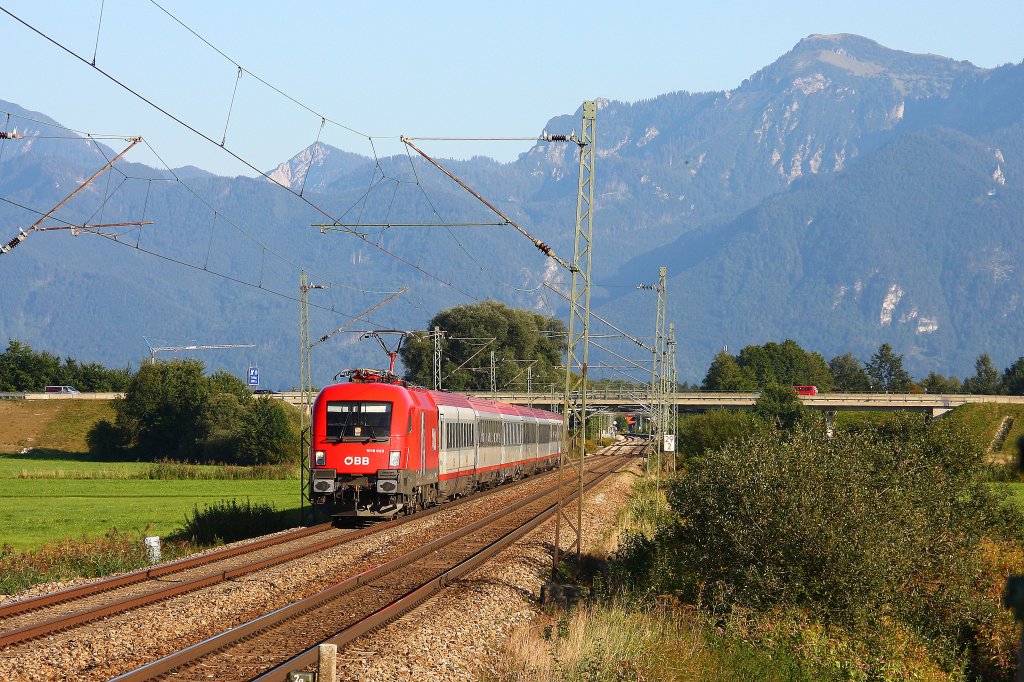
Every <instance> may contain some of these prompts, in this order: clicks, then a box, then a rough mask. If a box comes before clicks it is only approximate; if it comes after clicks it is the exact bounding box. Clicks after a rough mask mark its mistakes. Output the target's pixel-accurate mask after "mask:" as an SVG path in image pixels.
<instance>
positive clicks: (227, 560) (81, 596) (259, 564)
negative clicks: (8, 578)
mask: <svg viewBox="0 0 1024 682" xmlns="http://www.w3.org/2000/svg"><path fill="white" fill-rule="evenodd" d="M552 473H554V472H549V473H548V474H545V475H547V476H550V475H551V474H552ZM537 478H538V477H534V478H533V479H532V480H537ZM526 480H531V479H526ZM507 489H509V486H504V487H503V488H497V489H491V490H488V491H484V492H480V493H477V494H474V495H470V496H467V497H463V498H460V499H458V500H456V501H453V502H450V503H448V504H446V505H440V506H438V507H433V508H431V509H428V510H425V511H423V512H420V513H418V514H414V515H410V516H404V517H401V518H399V519H396V520H393V521H389V522H385V523H380V524H375V525H373V526H370V527H367V528H363V529H360V530H343V529H338V528H334V527H333V526H332V525H331V524H330V523H325V524H320V525H318V526H312V527H310V528H302V529H296V530H294V531H290V532H287V533H282V534H279V535H276V536H274V537H271V538H267V539H264V540H260V541H257V542H254V543H249V544H246V545H241V546H236V547H231V548H226V549H222V550H218V551H215V552H211V553H208V554H205V555H203V556H200V557H194V558H191V559H185V560H181V561H177V562H173V563H169V564H165V565H161V566H156V567H153V568H150V569H147V570H144V571H136V572H133V573H128V574H125V575H122V576H118V577H115V578H110V579H107V580H101V581H97V582H94V583H89V584H87V585H82V586H79V587H75V588H71V589H67V590H63V591H60V592H55V593H52V594H48V595H43V596H40V597H35V598H32V599H26V600H22V601H17V602H12V603H10V604H7V605H5V606H2V607H0V648H2V647H9V646H12V645H16V644H19V643H22V642H26V641H29V640H32V639H37V638H41V637H45V636H48V635H51V634H54V633H56V632H60V631H62V630H66V629H69V628H74V627H77V626H79V625H83V624H86V623H89V622H92V621H95V620H98V619H100V618H103V617H106V616H110V615H113V614H117V613H122V612H125V611H129V610H132V609H136V608H140V607H144V606H147V605H150V604H154V603H157V602H160V601H163V600H165V599H169V598H171V597H175V596H178V595H181V594H185V593H188V592H192V591H195V590H199V589H203V588H205V587H210V586H211V585H216V584H217V583H221V582H225V581H229V580H233V579H236V578H239V577H241V576H244V575H246V574H249V573H254V572H256V571H260V570H263V569H266V568H269V567H272V566H276V565H279V564H283V563H285V562H288V561H292V560H295V559H299V558H301V557H304V556H307V555H310V554H314V553H316V552H321V551H324V550H327V549H331V548H333V547H337V546H339V545H343V544H345V543H349V542H353V541H355V540H358V539H360V538H363V537H365V536H367V535H369V534H372V533H375V532H378V531H381V530H384V529H387V528H395V527H397V526H401V525H403V524H405V523H409V522H411V521H415V520H418V519H423V518H426V517H428V516H430V515H432V514H435V513H438V512H441V511H445V510H450V509H452V508H455V507H458V506H459V505H462V504H468V503H471V502H474V501H477V500H480V499H481V498H483V497H485V496H486V495H489V494H493V493H495V492H501V491H503V490H507Z"/></svg>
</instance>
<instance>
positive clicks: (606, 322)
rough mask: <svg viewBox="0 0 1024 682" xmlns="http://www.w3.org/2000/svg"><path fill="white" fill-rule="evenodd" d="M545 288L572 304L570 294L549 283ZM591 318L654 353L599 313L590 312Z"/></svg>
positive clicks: (638, 339)
mask: <svg viewBox="0 0 1024 682" xmlns="http://www.w3.org/2000/svg"><path fill="white" fill-rule="evenodd" d="M544 286H546V287H547V288H548V289H550V290H551V291H553V292H555V293H556V294H558V295H559V296H561V297H562V298H564V299H565V300H566V301H569V302H570V303H571V302H572V299H570V298H569V295H568V294H566V293H564V292H562V291H559V290H558V289H556V288H555V287H553V286H551V285H550V284H548V283H547V282H545V283H544ZM590 316H591V317H593V318H596V319H597V320H599V321H600V322H602V323H604V324H606V325H608V326H609V327H611V328H612V329H614V330H615V331H617V332H618V333H620V334H622V337H623V338H625V339H628V340H630V341H632V342H633V343H635V344H636V345H638V346H640V347H641V348H643V349H644V350H648V351H650V352H652V353H653V352H654V349H653V348H651V347H650V346H648V345H647V344H645V343H644V342H643V341H641V340H640V338H638V337H636V336H633V335H632V334H629V333H627V332H625V331H623V330H622V329H619V328H618V327H616V326H615V325H614V324H612V323H611V322H609V321H608V320H606V319H604V318H603V317H601V316H600V315H598V314H597V313H595V312H594V311H590Z"/></svg>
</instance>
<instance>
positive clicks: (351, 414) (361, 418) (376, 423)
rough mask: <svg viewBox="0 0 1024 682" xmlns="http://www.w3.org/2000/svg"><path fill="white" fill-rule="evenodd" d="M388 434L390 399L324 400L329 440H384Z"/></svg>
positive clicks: (389, 428)
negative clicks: (388, 401)
mask: <svg viewBox="0 0 1024 682" xmlns="http://www.w3.org/2000/svg"><path fill="white" fill-rule="evenodd" d="M390 437H391V403H376V402H368V401H363V400H340V401H331V402H328V403H327V433H326V440H327V441H328V442H332V443H340V442H367V441H386V440H388V439H389V438H390Z"/></svg>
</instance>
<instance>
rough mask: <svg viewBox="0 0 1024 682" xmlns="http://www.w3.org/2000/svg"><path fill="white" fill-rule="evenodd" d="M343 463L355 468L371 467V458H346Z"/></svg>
mask: <svg viewBox="0 0 1024 682" xmlns="http://www.w3.org/2000/svg"><path fill="white" fill-rule="evenodd" d="M343 461H344V462H345V464H350V465H353V466H364V467H366V466H370V458H369V457H346V458H345V459H344V460H343Z"/></svg>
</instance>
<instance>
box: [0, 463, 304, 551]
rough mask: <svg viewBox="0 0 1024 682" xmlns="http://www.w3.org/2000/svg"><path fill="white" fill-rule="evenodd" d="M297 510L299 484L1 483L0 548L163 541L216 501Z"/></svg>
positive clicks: (270, 482) (23, 481)
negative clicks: (99, 540)
mask: <svg viewBox="0 0 1024 682" xmlns="http://www.w3.org/2000/svg"><path fill="white" fill-rule="evenodd" d="M226 499H227V500H230V499H237V500H239V501H243V502H244V501H245V500H248V501H250V502H252V503H254V504H255V503H268V504H272V505H274V506H275V507H276V508H277V509H279V510H286V509H293V508H295V507H298V506H299V482H298V481H297V480H282V481H263V480H235V481H218V480H185V481H175V480H124V479H91V480H78V479H10V478H4V479H0V518H3V519H4V522H3V525H2V527H0V545H10V546H12V547H14V548H15V549H31V548H35V547H40V546H42V545H43V544H45V543H46V542H49V541H52V540H57V539H63V538H69V539H74V540H77V539H81V538H83V537H95V536H98V535H102V534H104V533H106V532H108V531H110V530H112V529H117V530H118V531H120V532H122V533H139V534H140V535H141V534H145V535H160V536H165V535H167V534H169V533H171V532H173V531H175V530H177V529H178V528H180V527H181V525H182V523H183V522H184V520H185V516H186V514H188V513H190V512H192V511H193V509H194V508H195V507H196V506H198V507H199V508H203V507H204V506H207V505H212V504H214V503H216V502H218V501H220V500H226Z"/></svg>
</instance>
